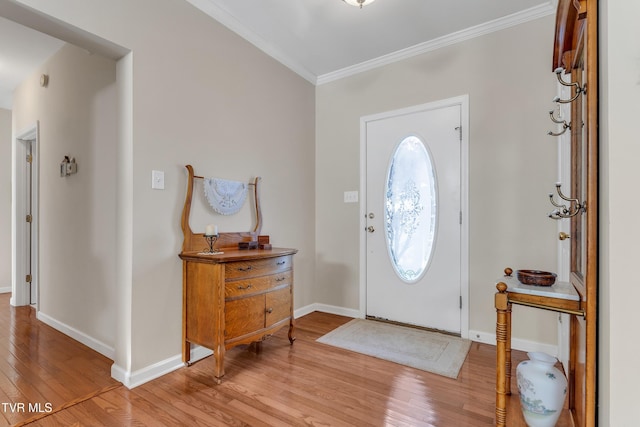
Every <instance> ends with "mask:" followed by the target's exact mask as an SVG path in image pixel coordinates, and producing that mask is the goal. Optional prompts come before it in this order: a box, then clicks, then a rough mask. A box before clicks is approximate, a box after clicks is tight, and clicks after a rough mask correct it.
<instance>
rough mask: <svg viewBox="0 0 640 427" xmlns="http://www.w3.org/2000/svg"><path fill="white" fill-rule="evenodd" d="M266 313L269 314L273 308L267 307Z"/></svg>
mask: <svg viewBox="0 0 640 427" xmlns="http://www.w3.org/2000/svg"><path fill="white" fill-rule="evenodd" d="M265 311H266V312H267V313H269V314H271V313H272V312H273V308H271V307H269V308H267V309H266V310H265Z"/></svg>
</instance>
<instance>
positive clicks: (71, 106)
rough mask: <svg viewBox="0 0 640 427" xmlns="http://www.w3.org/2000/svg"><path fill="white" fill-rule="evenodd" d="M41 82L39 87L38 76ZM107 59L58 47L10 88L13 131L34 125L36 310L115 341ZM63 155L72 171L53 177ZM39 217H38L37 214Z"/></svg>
mask: <svg viewBox="0 0 640 427" xmlns="http://www.w3.org/2000/svg"><path fill="white" fill-rule="evenodd" d="M42 73H44V74H48V75H49V85H48V87H46V88H43V87H40V75H41V74H42ZM115 95H116V92H115V62H114V61H113V60H109V59H105V58H101V57H99V56H97V55H89V54H88V53H87V52H85V51H83V50H81V49H79V48H76V47H74V46H72V45H65V46H64V47H62V48H61V49H60V50H59V51H58V52H57V53H56V54H55V55H54V56H52V57H51V58H50V59H49V60H48V61H47V62H46V63H45V64H43V65H42V67H41V68H40V69H39V70H38V71H36V72H35V73H34V74H33V75H32V76H31V77H30V78H28V79H27V80H25V81H24V82H23V83H22V84H21V85H20V86H19V87H18V88H17V90H16V91H15V94H14V104H13V118H14V128H15V129H16V130H18V131H20V130H24V129H26V128H27V127H29V126H31V125H33V124H34V123H35V122H36V121H38V122H39V125H40V136H39V144H40V147H39V149H38V151H37V154H36V155H39V178H40V179H39V194H40V197H39V212H37V213H36V215H35V216H36V220H37V221H38V226H39V269H38V272H39V275H38V276H39V286H40V298H39V310H40V313H41V314H44V315H46V316H48V317H49V318H51V319H54V320H55V321H57V322H60V323H62V324H64V325H67V326H69V327H71V328H74V329H76V330H77V331H79V332H80V333H82V334H85V335H87V336H89V337H91V338H92V339H93V340H96V341H98V342H100V343H102V344H104V345H106V346H107V347H110V348H113V346H114V344H115V328H114V324H115V309H114V307H115V301H116V300H115V297H116V295H115V292H114V288H115V255H114V253H115V237H114V232H113V231H114V229H115V210H114V206H115V200H116V195H115V184H114V175H115V171H116V168H115V153H116V151H115V142H116V132H115V130H116V103H115V102H116V96H115ZM65 155H68V156H69V157H75V158H76V161H77V163H78V173H77V174H76V175H72V176H69V177H66V178H61V177H60V172H59V171H60V169H59V164H60V161H61V160H62V159H63V157H64V156H65ZM38 214H39V215H38Z"/></svg>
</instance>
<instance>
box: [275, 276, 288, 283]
mask: <svg viewBox="0 0 640 427" xmlns="http://www.w3.org/2000/svg"><path fill="white" fill-rule="evenodd" d="M283 280H287V278H286V277H276V282H282V281H283Z"/></svg>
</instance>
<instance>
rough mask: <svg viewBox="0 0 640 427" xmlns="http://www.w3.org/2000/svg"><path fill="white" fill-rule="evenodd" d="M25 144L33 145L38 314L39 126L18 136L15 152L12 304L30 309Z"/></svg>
mask: <svg viewBox="0 0 640 427" xmlns="http://www.w3.org/2000/svg"><path fill="white" fill-rule="evenodd" d="M25 141H32V145H31V152H32V162H31V215H32V217H33V220H32V222H31V280H32V284H33V289H34V292H35V293H36V298H35V301H36V311H37V310H38V302H39V301H40V298H39V286H38V277H39V275H38V265H39V264H38V223H39V210H38V199H39V197H38V194H39V192H38V183H39V179H38V171H39V169H40V168H39V158H40V155H39V154H40V130H39V123H38V122H36V123H35V124H33V125H31V126H29V127H28V128H26V129H25V130H23V131H21V132H19V133H17V134H16V135H15V136H14V138H13V150H12V153H13V154H12V181H13V187H12V189H11V194H12V196H11V201H12V209H11V264H12V268H11V270H12V272H11V300H10V304H11V305H13V306H21V305H29V304H30V301H29V289H28V287H27V286H25V276H26V274H27V273H26V272H27V260H26V259H25V257H24V254H25V245H24V242H25V234H26V221H25V217H26V213H27V200H26V195H25V192H24V188H25V171H26V162H25V158H26V156H27V149H26V146H25Z"/></svg>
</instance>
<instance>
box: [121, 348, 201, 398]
mask: <svg viewBox="0 0 640 427" xmlns="http://www.w3.org/2000/svg"><path fill="white" fill-rule="evenodd" d="M212 354H213V351H211V350H209V349H208V348H205V347H201V346H199V345H194V346H192V348H191V363H193V362H197V361H198V360H201V359H204V358H205V357H208V356H211V355H212ZM183 367H184V362H182V355H181V354H179V355H177V356H173V357H170V358H168V359H165V360H161V361H160V362H157V363H154V364H153V365H149V366H146V367H144V368H142V369H138V370H137V371H133V372H131V371H127V370H126V369H125V368H123V367H121V366H119V365H116V364H115V363H114V364H113V365H111V377H113V378H114V379H115V380H117V381H120V382H121V383H122V384H123V385H124V386H125V387H127V388H129V389H132V388H135V387H138V386H139V385H142V384H144V383H147V382H149V381H151V380H155V379H156V378H160V377H161V376H163V375H166V374H168V373H170V372H173V371H175V370H177V369H180V368H183Z"/></svg>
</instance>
